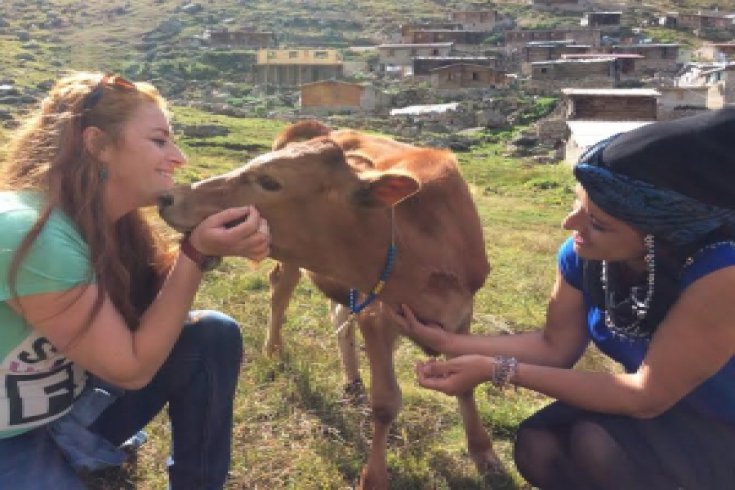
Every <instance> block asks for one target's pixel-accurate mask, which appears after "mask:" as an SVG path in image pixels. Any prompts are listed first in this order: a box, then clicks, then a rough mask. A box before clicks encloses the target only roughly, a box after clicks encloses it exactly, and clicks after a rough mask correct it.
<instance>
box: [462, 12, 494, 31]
mask: <svg viewBox="0 0 735 490" xmlns="http://www.w3.org/2000/svg"><path fill="white" fill-rule="evenodd" d="M449 20H450V21H451V22H454V23H457V24H460V25H461V26H462V29H463V30H466V31H482V32H489V31H492V30H493V29H494V28H495V25H496V24H497V23H498V21H499V20H500V16H499V15H498V11H497V10H455V11H453V12H450V13H449Z"/></svg>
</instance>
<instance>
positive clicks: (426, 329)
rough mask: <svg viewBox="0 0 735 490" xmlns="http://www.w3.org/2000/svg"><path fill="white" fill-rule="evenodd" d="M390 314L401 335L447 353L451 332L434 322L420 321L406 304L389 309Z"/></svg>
mask: <svg viewBox="0 0 735 490" xmlns="http://www.w3.org/2000/svg"><path fill="white" fill-rule="evenodd" d="M391 316H392V319H393V321H394V322H395V323H396V326H397V327H398V329H399V330H400V331H401V333H402V334H403V335H405V336H406V337H408V338H410V339H411V340H413V341H414V342H416V343H417V344H419V345H421V346H423V347H428V348H429V349H432V350H434V351H437V352H441V353H443V354H446V353H447V348H448V347H449V340H450V339H451V336H452V335H454V334H451V333H449V332H447V331H446V330H444V329H443V328H442V327H441V326H439V325H437V324H435V323H422V322H420V321H419V320H418V319H417V318H416V315H414V314H413V311H412V310H411V308H409V307H408V306H407V305H401V311H400V312H396V311H392V310H391Z"/></svg>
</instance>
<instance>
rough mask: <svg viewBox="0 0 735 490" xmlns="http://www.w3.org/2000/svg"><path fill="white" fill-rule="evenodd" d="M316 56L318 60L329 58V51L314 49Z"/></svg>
mask: <svg viewBox="0 0 735 490" xmlns="http://www.w3.org/2000/svg"><path fill="white" fill-rule="evenodd" d="M314 58H316V59H318V60H325V59H327V58H329V53H328V52H327V51H314Z"/></svg>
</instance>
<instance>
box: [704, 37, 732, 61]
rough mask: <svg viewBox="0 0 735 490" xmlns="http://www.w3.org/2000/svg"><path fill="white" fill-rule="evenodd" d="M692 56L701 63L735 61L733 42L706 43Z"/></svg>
mask: <svg viewBox="0 0 735 490" xmlns="http://www.w3.org/2000/svg"><path fill="white" fill-rule="evenodd" d="M694 54H695V55H696V56H697V57H698V58H699V59H700V60H702V61H729V60H735V42H729V43H706V44H703V45H702V46H701V47H700V48H699V49H698V50H697V51H695V53H694Z"/></svg>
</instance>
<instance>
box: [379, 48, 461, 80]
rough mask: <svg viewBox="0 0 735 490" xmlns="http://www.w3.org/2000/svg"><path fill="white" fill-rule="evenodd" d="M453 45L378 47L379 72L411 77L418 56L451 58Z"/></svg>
mask: <svg viewBox="0 0 735 490" xmlns="http://www.w3.org/2000/svg"><path fill="white" fill-rule="evenodd" d="M452 45H453V43H427V44H381V45H379V46H378V63H379V65H378V71H379V72H380V73H384V74H396V75H403V76H406V75H411V74H412V73H411V70H412V69H413V58H415V57H417V56H449V54H450V53H451V51H452Z"/></svg>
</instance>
